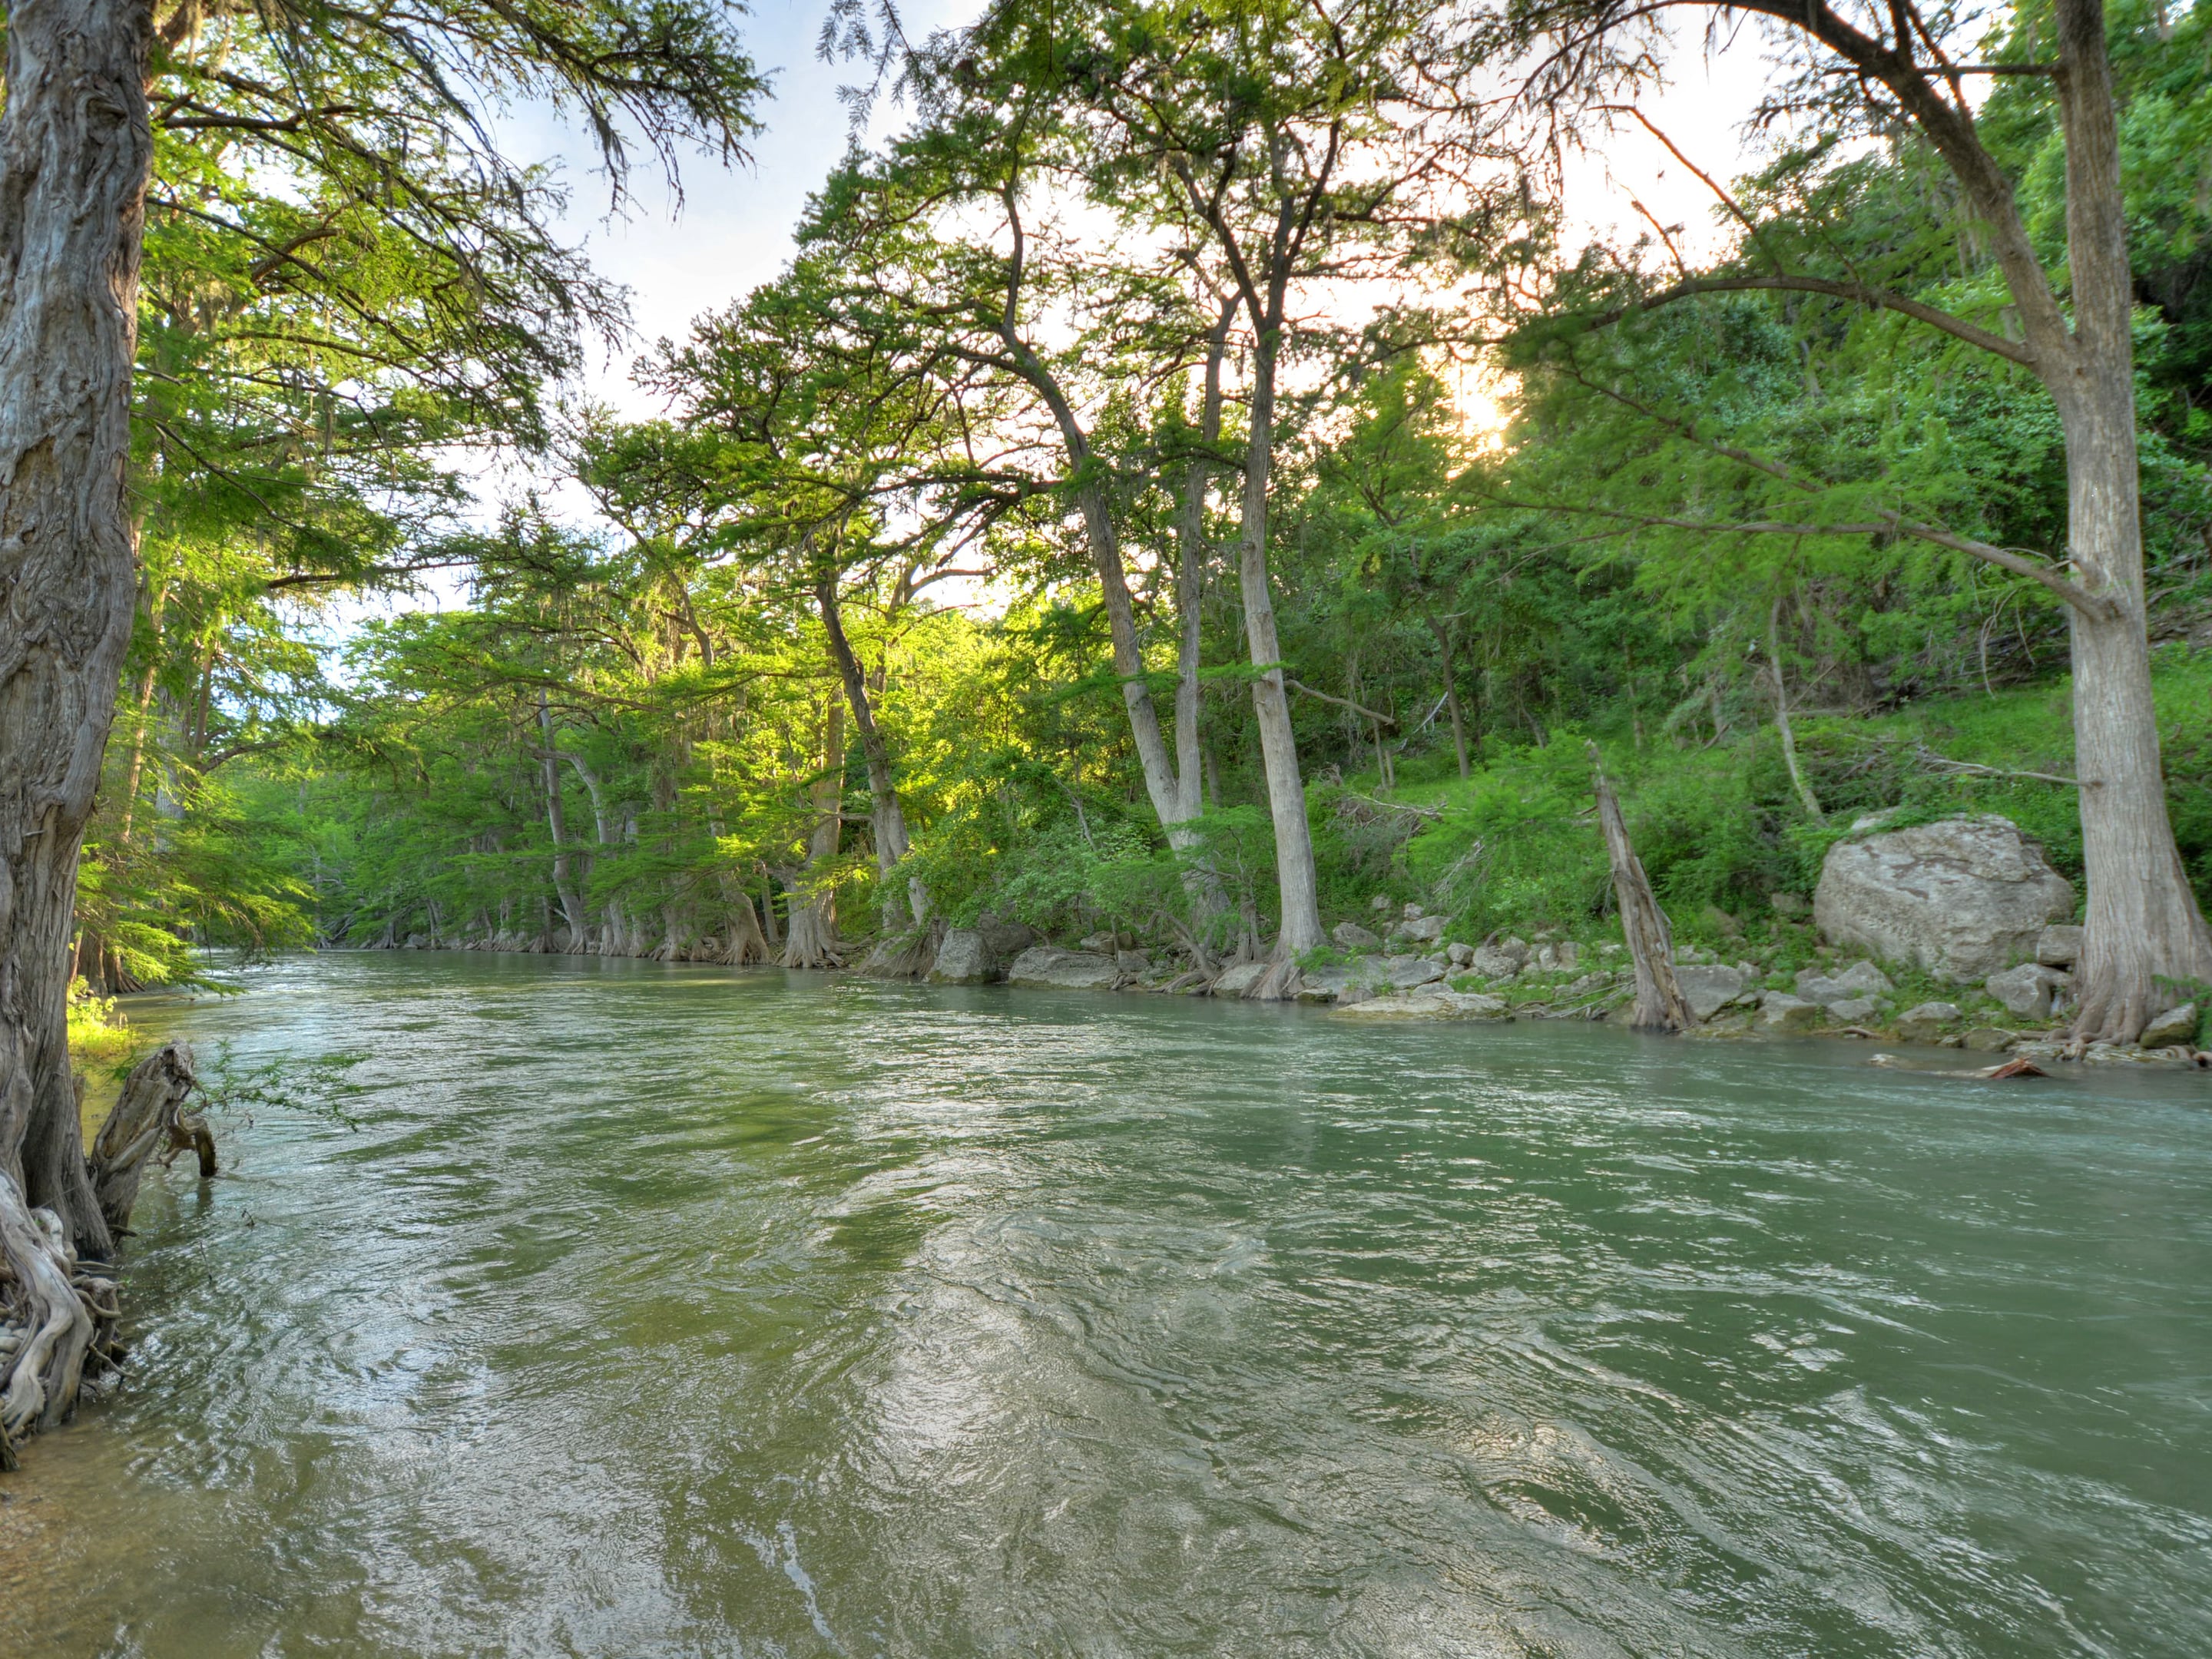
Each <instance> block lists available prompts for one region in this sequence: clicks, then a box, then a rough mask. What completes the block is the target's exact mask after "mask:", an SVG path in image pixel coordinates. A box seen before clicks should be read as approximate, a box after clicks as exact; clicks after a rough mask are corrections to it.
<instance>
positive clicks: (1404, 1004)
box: [1337, 985, 1511, 1019]
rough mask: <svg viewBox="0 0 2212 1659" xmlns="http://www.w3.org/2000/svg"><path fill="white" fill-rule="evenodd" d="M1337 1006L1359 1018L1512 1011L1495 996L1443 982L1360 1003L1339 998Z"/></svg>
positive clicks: (1460, 1016)
mask: <svg viewBox="0 0 2212 1659" xmlns="http://www.w3.org/2000/svg"><path fill="white" fill-rule="evenodd" d="M1337 1009H1338V1012H1340V1013H1344V1014H1348V1015H1351V1016H1352V1017H1353V1018H1358V1019H1499V1018H1504V1017H1505V1016H1506V1015H1507V1014H1509V1013H1510V1012H1511V1011H1510V1010H1509V1009H1508V1008H1507V1007H1506V1006H1505V1004H1504V1003H1503V1002H1501V1001H1499V1000H1498V999H1497V998H1496V997H1486V996H1482V995H1480V994H1475V993H1472V992H1468V993H1462V992H1459V991H1450V990H1446V989H1445V988H1444V987H1442V986H1440V985H1430V986H1425V987H1422V988H1421V989H1420V990H1418V991H1414V992H1411V993H1406V994H1398V995H1395V996H1380V997H1370V998H1368V999H1367V1000H1364V1001H1361V1002H1358V1003H1349V1004H1347V1003H1345V1002H1342V1001H1339V1003H1338V1005H1337Z"/></svg>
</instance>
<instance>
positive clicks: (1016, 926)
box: [975, 910, 1044, 968]
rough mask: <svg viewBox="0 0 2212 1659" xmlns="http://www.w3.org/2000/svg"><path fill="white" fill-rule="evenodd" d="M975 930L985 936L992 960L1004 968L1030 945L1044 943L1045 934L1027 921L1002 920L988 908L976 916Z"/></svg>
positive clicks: (984, 940) (984, 941) (985, 943)
mask: <svg viewBox="0 0 2212 1659" xmlns="http://www.w3.org/2000/svg"><path fill="white" fill-rule="evenodd" d="M975 931H976V932H977V933H981V935H982V936H983V944H984V947H985V948H986V949H987V950H988V951H990V953H991V960H992V961H993V962H994V963H998V964H999V965H1000V967H1002V968H1003V967H1004V966H1005V965H1006V963H1010V962H1012V960H1013V959H1014V958H1015V957H1018V956H1019V955H1021V953H1022V952H1023V951H1026V950H1028V949H1029V948H1030V945H1042V944H1043V943H1044V935H1043V934H1042V933H1038V932H1037V930H1036V928H1034V927H1030V926H1029V925H1028V924H1027V923H1026V922H1019V921H1000V920H999V919H998V917H996V916H994V915H992V914H991V913H990V912H989V911H988V910H986V911H984V912H983V914H982V915H980V916H978V917H976V918H975Z"/></svg>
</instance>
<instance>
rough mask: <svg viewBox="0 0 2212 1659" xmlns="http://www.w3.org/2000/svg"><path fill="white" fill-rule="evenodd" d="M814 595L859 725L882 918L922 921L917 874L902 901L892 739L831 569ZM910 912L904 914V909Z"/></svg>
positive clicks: (902, 821)
mask: <svg viewBox="0 0 2212 1659" xmlns="http://www.w3.org/2000/svg"><path fill="white" fill-rule="evenodd" d="M814 599H815V603H816V605H817V606H818V607H819V608H820V610H821V612H822V629H823V632H824V633H826V634H827V635H829V654H830V655H831V656H832V657H834V658H836V662H837V673H838V677H839V678H841V679H842V680H843V681H844V683H845V702H847V704H848V706H849V707H850V708H852V711H853V723H854V725H855V726H858V727H860V753H861V755H862V756H863V757H865V758H866V762H867V766H868V805H869V815H870V817H871V819H872V822H873V824H874V828H875V832H876V869H877V872H878V875H879V876H880V878H881V881H880V884H879V890H880V891H881V892H882V894H883V908H884V920H885V921H887V922H889V923H890V924H891V926H892V927H902V926H903V925H905V923H906V922H907V921H912V922H913V923H914V924H915V926H917V927H918V926H920V925H921V923H922V922H923V921H926V920H927V918H928V915H929V894H928V890H927V889H926V888H925V887H923V886H922V884H921V882H920V881H919V880H915V881H912V882H909V883H908V892H907V894H906V902H905V903H904V905H902V904H901V902H900V895H899V891H898V888H897V886H896V882H897V880H898V875H897V871H898V866H899V864H900V862H901V861H902V860H904V859H905V857H906V855H907V846H908V843H907V833H906V811H905V809H904V808H902V806H901V805H899V798H898V787H897V785H896V784H895V783H894V782H893V781H892V780H891V751H890V744H887V743H885V742H884V734H883V731H882V729H881V728H880V727H879V726H877V724H876V711H875V705H874V701H873V699H872V698H871V697H870V696H868V677H867V675H866V673H865V672H863V671H862V670H861V667H860V658H859V657H858V656H857V655H855V654H854V651H853V643H852V641H850V640H849V639H848V638H847V637H846V636H845V618H844V615H843V613H842V610H841V609H840V606H839V604H838V598H837V576H836V572H835V571H827V570H825V571H823V572H821V573H819V574H817V576H816V577H815V581H814ZM902 908H903V909H906V910H908V911H909V912H910V915H907V916H904V917H902V916H901V915H900V912H901V910H902Z"/></svg>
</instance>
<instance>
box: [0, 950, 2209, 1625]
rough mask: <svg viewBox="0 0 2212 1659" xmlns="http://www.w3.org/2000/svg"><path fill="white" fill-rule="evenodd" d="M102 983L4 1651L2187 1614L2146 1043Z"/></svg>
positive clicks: (2188, 1507) (2174, 1181) (2185, 1250)
mask: <svg viewBox="0 0 2212 1659" xmlns="http://www.w3.org/2000/svg"><path fill="white" fill-rule="evenodd" d="M249 984H250V986H251V988H250V990H249V991H248V992H247V994H245V995H243V996H241V997H239V998H236V999H233V1000H228V1001H223V1002H202V1003H198V1004H195V1005H191V1006H177V1007H172V1008H166V1009H164V1008H156V1009H151V1010H147V1011H144V1012H139V1013H137V1015H135V1018H136V1019H137V1023H138V1024H140V1025H142V1026H143V1027H144V1028H146V1029H148V1030H151V1031H154V1032H155V1033H158V1034H161V1035H169V1034H179V1035H184V1036H190V1037H191V1039H192V1040H193V1041H194V1042H195V1043H196V1044H197V1045H198V1047H199V1048H200V1051H201V1053H202V1054H203V1055H204V1056H206V1055H210V1054H213V1053H214V1052H215V1050H216V1048H217V1046H218V1045H220V1044H222V1043H226V1042H227V1043H228V1044H229V1045H230V1050H231V1060H232V1063H233V1064H234V1066H240V1067H243V1066H251V1065H258V1064H260V1063H262V1062H264V1061H267V1060H276V1059H280V1058H281V1059H285V1060H291V1061H294V1062H327V1063H326V1064H325V1065H324V1066H322V1068H321V1069H322V1072H323V1073H325V1074H326V1075H328V1076H331V1077H335V1078H338V1079H343V1085H344V1086H343V1092H342V1093H341V1094H340V1095H339V1096H338V1097H337V1103H338V1104H339V1105H340V1106H341V1107H342V1108H343V1111H344V1112H345V1113H346V1114H348V1115H350V1116H351V1118H352V1119H353V1120H354V1122H353V1124H352V1125H351V1126H350V1127H349V1124H348V1123H347V1122H345V1121H341V1119H340V1118H339V1117H338V1116H337V1115H334V1114H333V1113H332V1112H331V1111H330V1110H329V1109H305V1108H301V1107H297V1106H288V1105H263V1106H257V1107H254V1108H252V1109H251V1110H250V1111H241V1112H236V1113H233V1114H230V1115H226V1116H223V1117H221V1118H219V1119H218V1120H217V1132H218V1136H219V1139H220V1140H221V1143H222V1150H223V1153H224V1158H225V1163H226V1168H227V1170H228V1173H227V1174H226V1175H225V1176H223V1177H222V1179H220V1180H218V1181H217V1182H213V1183H211V1184H210V1185H208V1186H206V1187H202V1186H201V1185H200V1184H199V1183H197V1182H196V1181H194V1180H192V1179H191V1177H190V1175H189V1173H188V1172H187V1171H185V1170H181V1169H180V1170H173V1171H171V1172H169V1173H167V1175H162V1174H158V1173H157V1174H156V1175H155V1176H152V1177H151V1178H149V1182H148V1190H147V1193H146V1195H145V1197H144V1198H143V1200H142V1203H141V1206H140V1210H139V1214H138V1218H137V1225H138V1227H139V1229H140V1236H139V1237H137V1238H136V1239H135V1240H133V1241H132V1242H131V1266H130V1284H129V1291H128V1298H127V1306H128V1308H129V1310H130V1312H131V1327H132V1329H133V1334H134V1336H135V1340H136V1343H137V1352H136V1357H135V1358H134V1361H133V1364H132V1365H131V1370H130V1372H129V1375H128V1379H127V1381H126V1383H125V1386H124V1387H123V1388H122V1389H120V1391H119V1392H118V1393H117V1394H116V1395H114V1396H113V1397H112V1399H110V1400H108V1401H104V1402H102V1403H100V1404H99V1405H97V1406H94V1407H89V1408H88V1409H87V1410H86V1411H85V1412H84V1413H82V1415H81V1417H80V1419H79V1420H78V1421H77V1422H76V1424H74V1425H71V1426H70V1428H68V1429H66V1430H65V1431H62V1432H60V1433H58V1434H56V1435H52V1436H49V1437H45V1438H43V1439H40V1440H37V1441H34V1442H33V1443H31V1444H30V1445H29V1446H28V1447H27V1449H26V1453H27V1455H26V1468H25V1469H24V1471H23V1473H22V1474H21V1475H20V1476H17V1477H12V1478H9V1479H5V1480H0V1650H7V1651H10V1652H24V1653H31V1654H40V1655H44V1654H55V1655H79V1654H82V1655H144V1656H149V1659H201V1656H231V1655H241V1656H242V1655H258V1654H269V1655H297V1654H319V1653H328V1654H344V1655H393V1656H402V1655H404V1656H427V1655H437V1656H443V1655H484V1654H523V1655H556V1654H579V1655H584V1654H588V1655H623V1656H629V1655H853V1656H860V1655H876V1654H884V1655H918V1656H932V1659H935V1656H955V1655H968V1654H1005V1655H1023V1656H1028V1655H1048V1654H1068V1655H1084V1656H1122V1655H1128V1656H1152V1655H1186V1654H1188V1655H1206V1656H1213V1655H1233V1656H1246V1655H1249V1656H1254V1659H1261V1656H1270V1659H1273V1656H1296V1655H1309V1654H1314V1655H1319V1654H1328V1655H1375V1656H1393V1659H1413V1656H1431V1655H1437V1656H1443V1655H1471V1656H1492V1655H1498V1656H1506V1655H1530V1656H1534V1655H1545V1656H1575V1659H1581V1656H1626V1655H1637V1656H1643V1655H1651V1656H1660V1655H1666V1656H1675V1655H1760V1656H1767V1655H1774V1656H1780V1655H1805V1656H1815V1655H1817V1656H1821V1659H1848V1656H1859V1655H1866V1656H1875V1655H1881V1656H1892V1655H1893V1656H1900V1659H1901V1656H1930V1655H1941V1656H1951V1655H1958V1656H1966V1655H2005V1656H2014V1655H2038V1654H2081V1655H2116V1656H2128V1659H2151V1656H2166V1655H2172V1656H2177V1659H2179V1656H2187V1655H2200V1654H2203V1653H2206V1652H2212V1087H2208V1085H2207V1083H2206V1081H2205V1079H2203V1077H2201V1076H2200V1075H2197V1074H2188V1075H2184V1074H2180V1073H2160V1072H2153V1071H2148V1070H2132V1069H2127V1068H2117V1067H2116V1068H2106V1069H2100V1070H2094V1071H2087V1072H2076V1073H2069V1075H2068V1076H2067V1077H2065V1078H2063V1079H2053V1080H2051V1081H2049V1082H2045V1083H2029V1084H2012V1085H2004V1084H1991V1083H1984V1082H1981V1081H1978V1080H1965V1079H1959V1078H1955V1077H1949V1076H1936V1075H1929V1074H1926V1073H1905V1072H1899V1071H1892V1070H1884V1069H1881V1068H1877V1067H1873V1066H1868V1065H1867V1064H1866V1063H1865V1062H1866V1059H1867V1056H1868V1053H1869V1050H1868V1049H1867V1048H1864V1047H1860V1046H1853V1045H1848V1044H1840V1043H1820V1042H1798V1043H1757V1042H1747V1043H1725V1042H1668V1041H1664V1040H1656V1039H1642V1038H1638V1037H1635V1036H1631V1035H1628V1034H1626V1033H1622V1032H1618V1031H1613V1030H1603V1029H1594V1028H1589V1027H1583V1026H1576V1025H1557V1024H1513V1025H1499V1024H1468V1025H1444V1026H1438V1027H1432V1028H1426V1029H1409V1028H1406V1027H1400V1026H1394V1027H1392V1028H1390V1029H1388V1030H1378V1029H1375V1028H1372V1027H1359V1026H1355V1025H1354V1024H1352V1022H1350V1021H1344V1020H1338V1019H1334V1018H1330V1017H1329V1016H1328V1015H1326V1014H1323V1013H1321V1012H1317V1011H1315V1010H1310V1009H1301V1008H1284V1007H1258V1006H1247V1005H1236V1004H1229V1005H1224V1004H1215V1003H1211V1002H1206V1001H1192V1000H1180V999H1169V998H1160V997H1142V996H1113V995H1097V994H1049V993H1042V992H1009V991H1006V990H1004V989H997V988H993V989H981V990H961V989H939V988H930V987H915V986H907V985H890V984H884V983H878V982H870V981H860V980H855V979H849V978H831V977H828V976H823V975H784V974H781V973H779V972H774V971H766V970H755V971H750V972H745V971H732V970H726V969H708V968H696V967H686V966H683V965H680V964H679V965H675V966H661V965H658V964H653V963H632V962H620V961H610V962H605V963H602V962H599V961H596V960H579V961H562V960H558V959H556V960H550V961H549V960H547V959H544V958H542V957H495V956H478V955H406V954H400V955H393V954H370V955H359V956H354V955H344V956H326V957H314V958H302V959H298V960H293V961H287V962H285V963H280V964H279V965H277V966H276V967H274V968H271V969H264V970H260V971H258V972H256V973H255V974H253V975H251V976H250V979H249Z"/></svg>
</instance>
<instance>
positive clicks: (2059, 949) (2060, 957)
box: [2035, 923, 2083, 968]
mask: <svg viewBox="0 0 2212 1659" xmlns="http://www.w3.org/2000/svg"><path fill="white" fill-rule="evenodd" d="M2082 932H2083V930H2082V929H2081V928H2079V927H2074V926H2072V925H2071V924H2070V923H2068V924H2063V925H2061V926H2059V927H2046V928H2045V929H2044V930H2043V931H2042V932H2041V933H2038V934H2037V935H2036V936H2035V959H2036V960H2037V961H2038V962H2039V963H2042V964H2043V965H2044V966H2045V967H2046V968H2071V967H2072V966H2073V965H2074V964H2075V963H2077V962H2079V961H2081V934H2082Z"/></svg>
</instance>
